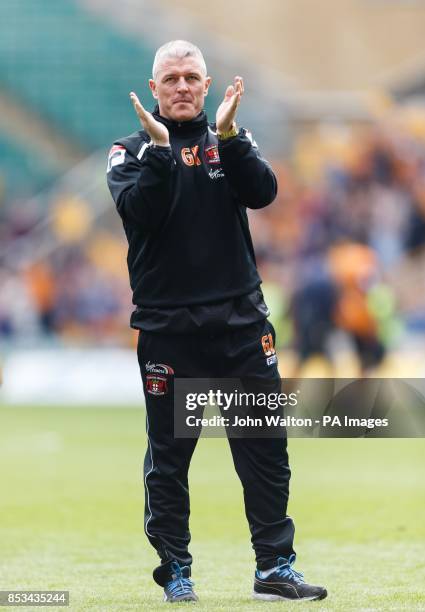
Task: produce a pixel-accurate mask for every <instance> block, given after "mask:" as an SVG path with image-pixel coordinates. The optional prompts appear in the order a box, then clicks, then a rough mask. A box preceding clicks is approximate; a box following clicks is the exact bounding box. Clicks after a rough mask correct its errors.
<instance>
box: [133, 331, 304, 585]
mask: <svg viewBox="0 0 425 612" xmlns="http://www.w3.org/2000/svg"><path fill="white" fill-rule="evenodd" d="M269 334H272V337H273V341H274V330H273V327H272V325H271V324H270V323H269V322H268V321H267V320H264V321H260V322H258V323H254V324H252V325H249V326H246V327H242V328H238V329H235V330H232V331H227V332H224V333H220V334H208V333H203V334H200V333H199V334H190V335H189V334H188V335H179V334H158V333H151V332H144V331H142V332H140V335H139V342H138V350H137V352H138V359H139V365H140V371H141V375H142V379H143V387H144V392H145V398H146V409H147V415H146V427H147V434H148V448H147V452H146V457H145V464H144V479H145V531H146V535H147V536H148V538H149V541H150V543H151V544H152V545H153V546H154V547H155V548H156V550H157V552H158V554H159V556H160V558H161V566H160V567H159V568H157V569H156V570H155V572H154V578H155V580H156V581H157V582H158V583H159V584H163V583H164V581H165V580H166V578H167V575H168V573H169V564H170V562H171V561H172V560H177V561H178V562H179V563H180V565H190V564H191V562H192V557H191V555H190V553H189V551H188V545H189V542H190V532H189V489H188V469H189V464H190V460H191V457H192V454H193V451H194V450H195V446H196V443H197V440H196V439H188V438H174V414H173V392H174V389H173V382H174V377H181V378H183V377H188V378H244V377H257V378H258V377H261V379H263V378H264V379H265V380H266V381H267V383H268V384H269V385H270V383H272V385H273V387H274V385H276V391H277V392H278V391H279V390H280V378H279V374H278V371H277V365H276V364H275V363H272V364H271V365H268V364H267V358H266V355H265V349H264V341H262V338H264V337H266V338H268V337H269V336H268V335H269ZM158 372H162V373H163V374H161V375H159V376H158ZM164 373H165V374H164ZM164 379H165V380H164ZM229 444H230V448H231V452H232V456H233V462H234V465H235V468H236V471H237V473H238V476H239V478H240V480H241V483H242V486H243V493H244V501H245V512H246V516H247V519H248V523H249V527H250V531H251V536H252V537H251V540H252V545H253V548H254V550H255V554H256V561H257V566H258V568H259V569H263V570H265V569H269V568H271V567H273V566H274V565H276V564H277V557H279V556H284V557H289V555H291V554H292V553H293V552H294V551H293V547H292V546H293V537H294V524H293V522H292V519H291V518H290V517H288V516H287V515H286V508H287V503H288V494H289V479H290V470H289V465H288V454H287V451H286V438H268V439H261V438H231V439H229ZM211 460H213V458H211Z"/></svg>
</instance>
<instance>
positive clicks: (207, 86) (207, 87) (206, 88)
mask: <svg viewBox="0 0 425 612" xmlns="http://www.w3.org/2000/svg"><path fill="white" fill-rule="evenodd" d="M211 81H212V78H211V77H207V78H206V79H205V86H204V96H207V95H208V90H209V88H210V85H211Z"/></svg>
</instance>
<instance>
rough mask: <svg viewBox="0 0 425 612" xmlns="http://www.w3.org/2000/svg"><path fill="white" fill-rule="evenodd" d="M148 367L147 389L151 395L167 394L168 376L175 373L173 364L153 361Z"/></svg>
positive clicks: (146, 365) (147, 364) (148, 363)
mask: <svg viewBox="0 0 425 612" xmlns="http://www.w3.org/2000/svg"><path fill="white" fill-rule="evenodd" d="M145 367H146V372H147V374H146V391H147V392H148V393H150V394H151V395H165V394H166V393H168V377H169V376H171V375H173V374H174V370H173V368H172V367H171V366H168V365H165V364H164V363H151V362H150V361H148V362H147V363H146V364H145Z"/></svg>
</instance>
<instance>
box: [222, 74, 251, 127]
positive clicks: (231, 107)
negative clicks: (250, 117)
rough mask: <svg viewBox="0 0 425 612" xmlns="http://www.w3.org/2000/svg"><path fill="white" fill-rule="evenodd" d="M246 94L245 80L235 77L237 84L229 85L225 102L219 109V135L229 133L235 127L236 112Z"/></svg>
mask: <svg viewBox="0 0 425 612" xmlns="http://www.w3.org/2000/svg"><path fill="white" fill-rule="evenodd" d="M243 92H244V87H243V78H242V77H240V76H237V77H235V84H234V85H229V87H228V88H227V89H226V93H225V94H224V99H223V102H222V103H221V104H220V106H219V107H218V109H217V115H216V125H217V133H218V134H223V133H225V132H229V131H230V130H231V129H232V128H233V127H235V119H236V111H237V109H238V106H239V103H240V101H241V97H242V95H243Z"/></svg>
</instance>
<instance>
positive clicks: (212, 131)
mask: <svg viewBox="0 0 425 612" xmlns="http://www.w3.org/2000/svg"><path fill="white" fill-rule="evenodd" d="M208 129H209V131H210V132H211V134H214V136H217V132H214V130H212V129H211V128H210V126H208Z"/></svg>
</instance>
